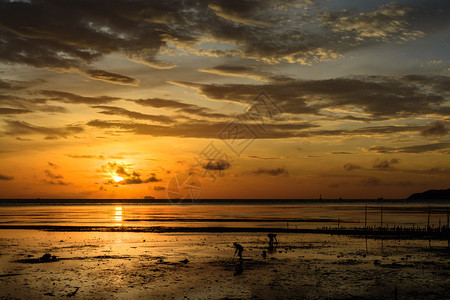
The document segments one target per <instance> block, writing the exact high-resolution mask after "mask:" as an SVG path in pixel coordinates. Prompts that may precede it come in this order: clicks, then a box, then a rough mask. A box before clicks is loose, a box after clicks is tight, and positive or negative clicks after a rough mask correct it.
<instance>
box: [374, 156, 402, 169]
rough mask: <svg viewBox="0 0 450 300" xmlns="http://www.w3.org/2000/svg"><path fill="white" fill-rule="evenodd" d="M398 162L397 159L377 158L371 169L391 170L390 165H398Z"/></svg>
mask: <svg viewBox="0 0 450 300" xmlns="http://www.w3.org/2000/svg"><path fill="white" fill-rule="evenodd" d="M399 162H400V160H399V159H398V158H392V159H391V160H389V159H380V158H377V159H376V160H375V162H374V163H373V167H374V168H375V169H389V168H392V165H395V164H398V163H399Z"/></svg>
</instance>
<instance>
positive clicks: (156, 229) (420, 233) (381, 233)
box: [0, 225, 450, 240]
mask: <svg viewBox="0 0 450 300" xmlns="http://www.w3.org/2000/svg"><path fill="white" fill-rule="evenodd" d="M17 229H21V230H23V229H25V230H41V231H49V232H52V231H53V232H141V233H142V232H149V233H267V232H276V233H297V234H329V235H343V236H360V237H369V238H377V237H383V238H384V237H391V238H404V239H405V238H412V239H417V238H427V239H433V240H448V239H450V231H449V230H448V229H447V230H443V231H437V230H435V231H433V230H430V231H426V230H422V229H419V230H414V231H409V230H402V231H400V230H398V231H396V230H384V229H376V228H375V229H371V230H365V229H364V228H361V229H358V228H353V229H333V228H326V229H289V228H271V227H259V228H258V227H256V228H253V227H251V228H250V227H181V226H180V227H168V226H148V227H136V226H61V225H0V230H17Z"/></svg>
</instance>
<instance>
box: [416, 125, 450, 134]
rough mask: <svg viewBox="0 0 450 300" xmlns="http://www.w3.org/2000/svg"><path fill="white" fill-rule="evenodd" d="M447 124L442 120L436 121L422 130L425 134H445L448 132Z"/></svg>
mask: <svg viewBox="0 0 450 300" xmlns="http://www.w3.org/2000/svg"><path fill="white" fill-rule="evenodd" d="M446 126H447V124H446V123H445V122H442V121H436V122H433V123H431V124H430V125H428V126H427V127H425V128H424V129H422V130H421V131H420V133H421V134H422V135H423V136H433V135H436V136H444V135H446V134H448V129H447V127H446Z"/></svg>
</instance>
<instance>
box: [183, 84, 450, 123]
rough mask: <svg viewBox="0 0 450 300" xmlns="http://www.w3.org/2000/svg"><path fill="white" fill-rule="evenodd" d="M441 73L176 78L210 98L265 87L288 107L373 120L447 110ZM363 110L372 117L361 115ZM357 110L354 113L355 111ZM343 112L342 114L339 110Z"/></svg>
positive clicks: (246, 99)
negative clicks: (246, 80) (209, 80)
mask: <svg viewBox="0 0 450 300" xmlns="http://www.w3.org/2000/svg"><path fill="white" fill-rule="evenodd" d="M441 81H442V78H441V76H436V77H433V76H430V77H428V79H427V81H416V82H411V80H408V79H405V78H404V77H392V76H353V77H340V78H334V79H324V80H300V79H297V80H292V81H289V82H279V83H267V84H263V85H252V84H198V83H191V82H174V83H175V84H179V85H182V86H186V87H191V88H193V89H196V90H198V91H199V93H200V94H201V95H203V96H205V97H207V98H209V99H211V100H215V101H231V102H237V103H244V104H250V103H251V102H252V101H253V99H254V97H255V95H258V93H259V92H260V91H261V90H263V91H265V92H266V93H267V94H269V95H270V96H271V98H272V99H273V101H274V102H275V103H276V104H277V105H278V106H279V107H280V108H281V110H282V111H283V112H284V113H289V114H315V115H320V116H329V117H331V118H335V117H336V116H334V115H333V114H332V113H331V112H330V111H329V110H335V109H345V110H346V111H350V112H352V114H349V115H347V116H346V118H347V119H348V118H353V119H354V120H358V119H359V120H362V121H370V119H380V118H386V117H387V116H391V117H393V116H396V117H402V118H404V117H410V116H417V115H425V114H435V115H442V116H448V115H450V108H449V107H448V106H447V105H446V103H447V101H448V93H447V92H446V90H445V88H444V87H438V86H437V85H436V84H435V82H441ZM361 112H362V113H364V114H366V115H367V116H368V117H364V118H362V119H361V118H359V117H358V116H359V115H361ZM353 114H355V115H353ZM341 117H342V116H341Z"/></svg>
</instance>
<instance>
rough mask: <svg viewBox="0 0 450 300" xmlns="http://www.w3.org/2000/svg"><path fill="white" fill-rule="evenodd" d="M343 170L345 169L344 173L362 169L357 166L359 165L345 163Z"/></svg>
mask: <svg viewBox="0 0 450 300" xmlns="http://www.w3.org/2000/svg"><path fill="white" fill-rule="evenodd" d="M344 169H345V170H346V171H353V170H361V169H362V167H361V166H359V165H357V164H353V163H346V164H345V165H344Z"/></svg>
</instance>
